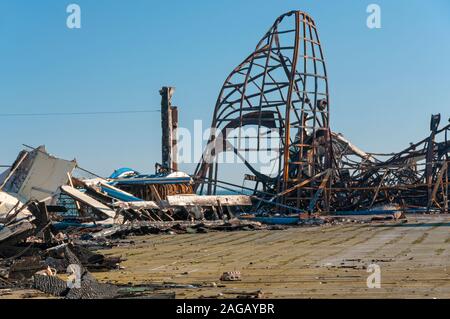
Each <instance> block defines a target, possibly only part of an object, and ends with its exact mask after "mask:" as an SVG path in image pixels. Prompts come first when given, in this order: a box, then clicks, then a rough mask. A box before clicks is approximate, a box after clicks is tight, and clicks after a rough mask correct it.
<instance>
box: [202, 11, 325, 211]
mask: <svg viewBox="0 0 450 319" xmlns="http://www.w3.org/2000/svg"><path fill="white" fill-rule="evenodd" d="M329 105H330V103H329V93H328V81H327V70H326V65H325V59H324V54H323V50H322V46H321V44H320V40H319V35H318V32H317V28H316V24H315V22H314V20H313V19H312V18H311V17H310V16H309V15H308V14H306V13H304V12H301V11H291V12H288V13H286V14H284V15H282V16H280V17H279V18H278V19H276V21H275V23H274V24H273V26H272V27H271V28H270V30H269V31H268V32H267V33H266V34H265V35H264V37H263V38H262V40H261V41H260V42H259V43H258V45H257V46H256V49H255V51H254V52H253V53H251V54H250V55H249V56H248V57H247V58H246V59H245V60H244V61H243V62H242V63H241V64H239V65H238V67H236V68H235V69H234V70H233V71H232V72H231V74H230V75H229V76H228V78H227V79H226V81H225V83H224V85H223V87H222V89H221V91H220V94H219V97H218V99H217V103H216V107H215V110H214V116H213V121H212V125H211V127H212V128H213V129H215V130H217V132H215V133H213V134H212V135H211V138H210V140H209V144H208V147H207V149H206V151H205V153H204V154H203V157H202V159H201V162H200V163H199V165H198V167H197V170H196V176H197V177H198V180H199V181H200V182H199V184H198V185H197V186H198V187H200V188H201V189H202V191H203V187H204V186H205V185H207V193H208V194H212V193H215V191H216V189H215V185H216V184H215V182H216V180H217V172H218V169H219V164H218V162H217V160H216V159H217V155H218V154H219V153H220V152H223V151H233V152H234V153H236V154H237V155H238V156H240V157H242V158H243V156H241V155H240V154H239V153H240V151H242V149H240V147H239V145H240V142H238V145H237V146H236V145H232V144H230V143H229V141H228V140H227V136H228V132H229V130H231V129H236V128H242V127H245V126H257V130H258V135H257V137H256V138H257V147H256V151H261V150H262V148H261V145H262V144H263V143H261V140H262V139H264V138H266V136H265V134H263V133H261V132H262V128H264V129H268V130H270V131H276V132H278V133H279V139H280V143H279V146H278V147H277V148H276V149H272V150H275V151H277V152H278V154H279V157H278V160H277V163H278V166H279V167H278V172H279V175H278V176H275V177H274V176H268V175H265V174H263V173H261V172H260V171H258V169H257V168H256V167H255V165H253V164H252V163H249V162H247V161H245V165H246V166H247V167H248V168H249V170H250V171H251V172H252V173H253V174H254V175H255V176H256V179H257V180H258V182H261V183H262V184H263V186H264V189H265V190H266V191H269V192H271V193H274V194H278V193H280V192H283V191H286V190H288V189H289V188H291V187H292V186H293V185H295V184H296V183H299V182H301V181H303V180H306V179H308V178H311V177H313V176H316V175H317V174H320V173H321V172H323V171H326V170H327V169H328V168H330V167H331V152H332V147H331V139H330V129H329V121H330V117H329V108H330V106H329ZM244 151H245V149H244ZM266 151H267V150H266ZM317 183H319V184H320V183H321V181H320V180H319V181H317ZM311 196H313V191H311V190H310V191H308V194H305V193H304V191H303V190H301V189H297V190H296V191H295V194H293V193H292V192H290V193H286V196H282V197H281V199H280V200H281V201H283V202H289V203H290V204H293V202H295V205H294V206H296V207H304V206H307V205H308V202H309V200H310V199H311Z"/></svg>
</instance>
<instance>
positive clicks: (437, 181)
mask: <svg viewBox="0 0 450 319" xmlns="http://www.w3.org/2000/svg"><path fill="white" fill-rule="evenodd" d="M173 93H174V89H173V88H171V87H164V88H163V89H162V90H161V91H160V94H161V97H162V102H161V120H162V164H157V165H156V169H155V174H153V175H144V174H140V173H139V172H136V171H135V170H133V169H130V168H121V169H118V170H116V171H115V172H114V173H113V174H112V175H111V176H110V177H109V178H103V177H100V176H98V175H96V174H94V173H92V172H89V171H87V170H85V169H82V168H81V167H79V166H78V164H77V162H76V161H75V160H73V161H67V160H63V159H59V158H56V157H54V156H51V155H49V154H48V153H47V151H46V150H45V148H44V147H43V146H41V147H38V148H32V147H28V146H27V150H24V151H22V152H21V153H20V154H19V155H18V157H17V159H16V161H15V162H14V163H13V164H12V165H11V166H10V167H9V168H8V169H7V170H6V171H5V172H4V173H3V174H1V175H0V288H2V287H10V286H17V285H22V286H30V285H31V286H33V287H34V288H37V289H40V290H42V291H44V292H47V293H50V294H53V295H55V296H59V297H66V298H111V297H120V296H122V295H123V292H122V293H121V290H120V287H117V286H113V285H107V284H101V283H99V282H97V281H96V280H95V279H94V277H93V276H92V275H91V274H90V272H91V271H96V270H102V269H103V270H104V269H116V268H118V267H119V264H120V262H121V259H120V258H107V257H104V256H102V255H101V254H98V253H94V252H92V251H93V247H94V248H100V247H105V246H108V245H112V241H114V240H115V239H118V238H124V237H126V236H128V235H142V234H158V233H186V232H189V233H195V232H198V233H200V232H207V231H230V230H255V229H263V228H268V227H269V228H270V227H271V226H264V225H263V224H302V221H305V220H316V221H319V223H323V222H324V221H330V220H334V219H333V218H334V217H330V216H336V215H351V214H380V213H386V212H387V213H389V214H393V213H398V212H402V213H403V212H424V213H431V212H436V213H448V204H449V198H448V195H449V192H448V185H449V183H448V182H449V177H450V173H449V170H448V166H449V154H450V143H449V141H448V134H449V132H450V125H445V126H443V127H441V126H440V122H441V117H440V115H434V116H432V119H431V126H430V132H429V134H428V136H427V137H425V138H424V139H423V140H422V141H420V142H418V143H412V144H410V146H409V147H407V148H405V149H404V150H403V151H401V152H399V153H396V154H372V153H368V152H364V151H362V150H361V149H359V148H358V147H357V146H355V145H353V144H352V143H351V142H350V141H348V140H347V139H346V138H345V137H344V136H343V135H342V134H338V133H335V132H332V131H331V129H330V123H329V115H330V95H329V91H328V81H327V71H326V64H325V59H324V54H323V49H322V46H321V43H320V40H319V36H318V32H317V29H316V24H315V22H314V21H313V19H312V18H311V17H310V16H309V15H307V14H306V13H304V12H301V11H292V12H288V13H286V14H284V15H282V16H280V17H279V18H278V19H277V20H276V21H275V23H274V24H273V26H272V27H271V28H270V30H269V31H268V32H267V33H266V34H265V35H264V37H263V38H262V40H261V41H260V42H259V43H258V45H257V47H256V49H255V51H254V52H253V53H251V54H250V55H249V56H248V57H247V58H246V59H245V60H244V61H243V62H242V63H241V64H239V65H238V66H237V67H236V68H235V69H234V70H233V71H232V72H231V74H230V75H229V76H228V77H227V79H226V81H225V83H224V85H223V87H222V89H221V91H220V95H219V98H218V100H217V104H216V107H215V110H214V115H213V122H212V125H211V127H212V128H213V129H214V130H212V132H213V133H212V134H211V137H210V139H209V141H208V144H207V147H206V149H205V151H204V154H203V156H202V158H201V160H200V162H199V164H198V166H197V169H196V171H195V173H194V174H193V175H188V174H185V173H182V172H180V171H179V170H178V165H177V163H176V158H177V141H176V138H175V132H176V129H177V126H178V109H177V108H176V107H174V106H172V102H171V99H172V95H173ZM249 126H253V127H256V128H257V132H258V134H257V135H256V136H255V139H256V141H257V143H256V145H257V147H256V148H255V149H253V150H252V151H256V152H260V151H267V149H264V147H266V148H267V146H266V144H265V143H263V141H262V139H264V138H266V137H267V135H269V134H271V133H273V132H276V133H277V138H278V142H279V143H278V144H277V147H275V148H273V149H270V151H274V152H275V154H277V157H276V158H275V159H274V161H273V162H274V163H276V164H275V165H276V166H277V167H276V169H275V170H274V171H275V173H273V174H271V175H268V174H264V173H263V172H262V171H260V170H259V169H258V167H256V166H254V165H252V164H251V163H249V162H247V161H246V160H245V156H244V155H242V154H241V152H245V151H249V150H248V149H246V148H242V147H241V144H240V143H239V142H238V143H237V145H236V143H233V142H231V141H230V138H229V136H228V133H229V132H230V130H234V129H240V128H244V127H249ZM233 141H234V142H235V141H236V139H235V138H234V140H233ZM224 152H232V153H234V154H236V155H237V156H238V157H240V158H241V159H243V163H244V164H245V166H246V167H247V168H248V170H249V172H250V173H249V174H247V175H245V177H244V179H245V180H247V181H250V182H252V183H254V187H246V188H245V191H246V192H245V193H244V192H242V190H243V189H244V187H242V186H238V185H235V184H233V183H232V182H230V181H222V180H219V179H218V171H219V168H220V162H219V161H218V156H219V155H220V153H224ZM218 190H226V191H229V192H230V193H232V192H235V193H237V194H235V195H218ZM260 222H262V223H263V224H262V223H260ZM274 228H275V229H276V227H274ZM73 265H76V267H78V268H77V269H78V272H79V273H80V274H81V275H80V278H79V279H80V286H78V287H75V288H74V287H68V286H67V285H66V283H65V281H63V280H62V279H60V278H59V277H57V276H55V273H56V272H65V271H66V269H67V267H69V266H73Z"/></svg>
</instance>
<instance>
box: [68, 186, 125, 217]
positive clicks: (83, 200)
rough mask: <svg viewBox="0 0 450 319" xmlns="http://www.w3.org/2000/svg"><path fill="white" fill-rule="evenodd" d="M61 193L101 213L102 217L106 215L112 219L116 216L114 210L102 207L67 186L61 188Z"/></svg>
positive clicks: (90, 198)
mask: <svg viewBox="0 0 450 319" xmlns="http://www.w3.org/2000/svg"><path fill="white" fill-rule="evenodd" d="M61 191H62V192H63V193H64V194H67V195H69V196H70V197H72V198H73V199H75V200H77V201H79V202H81V203H83V204H85V205H87V206H89V207H92V208H94V209H95V210H97V211H99V212H100V213H102V214H103V215H106V216H107V217H109V218H114V217H115V216H116V212H115V211H114V210H112V209H111V208H109V207H108V206H106V205H103V204H102V203H100V202H99V201H97V200H95V199H93V198H92V197H89V196H87V195H86V194H83V193H82V192H80V191H79V190H77V189H75V188H73V187H71V186H67V185H64V186H61Z"/></svg>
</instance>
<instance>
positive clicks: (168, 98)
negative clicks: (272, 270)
mask: <svg viewBox="0 0 450 319" xmlns="http://www.w3.org/2000/svg"><path fill="white" fill-rule="evenodd" d="M174 92H175V88H173V87H166V86H165V87H163V88H162V89H161V90H160V91H159V93H160V94H161V127H162V143H161V145H162V166H163V167H164V168H165V169H167V170H168V171H171V170H176V169H177V167H176V166H177V165H176V164H175V165H174V163H175V158H176V142H175V139H176V138H175V137H174V128H176V127H177V126H178V123H177V121H178V110H177V108H175V107H172V96H173V94H174ZM174 118H175V123H174ZM174 145H175V147H174ZM174 151H175V152H174ZM174 166H175V167H174Z"/></svg>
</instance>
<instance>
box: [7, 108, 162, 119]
mask: <svg viewBox="0 0 450 319" xmlns="http://www.w3.org/2000/svg"><path fill="white" fill-rule="evenodd" d="M158 112H161V111H160V110H156V109H155V110H132V111H94V112H47V113H0V117H44V116H78V115H113V114H140V113H158Z"/></svg>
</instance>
